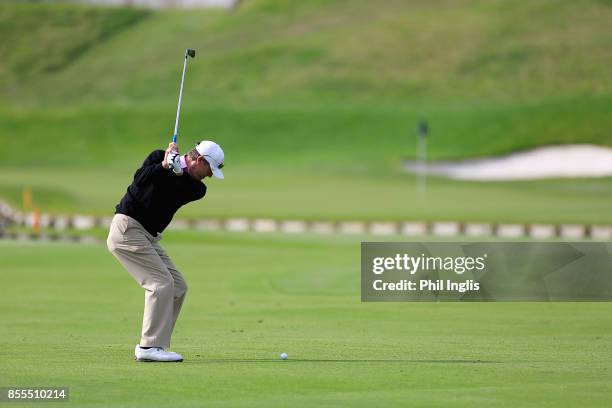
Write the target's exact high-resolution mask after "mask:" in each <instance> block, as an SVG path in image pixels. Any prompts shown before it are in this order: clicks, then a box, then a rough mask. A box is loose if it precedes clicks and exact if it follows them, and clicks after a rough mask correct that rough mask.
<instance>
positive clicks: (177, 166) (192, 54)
mask: <svg viewBox="0 0 612 408" xmlns="http://www.w3.org/2000/svg"><path fill="white" fill-rule="evenodd" d="M188 57H191V58H195V50H194V49H191V48H187V49H186V50H185V60H184V62H183V74H182V76H181V88H180V90H179V98H178V107H177V108H176V121H175V122H174V134H173V135H172V143H176V140H177V138H178V124H179V117H180V115H181V100H182V99H183V85H184V84H185V69H186V68H187V58H188ZM175 160H178V156H176V157H175ZM172 171H173V172H174V173H176V174H177V175H181V174H182V173H183V171H182V169H181V167H180V163H175V165H173V166H172Z"/></svg>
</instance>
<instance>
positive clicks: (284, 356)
mask: <svg viewBox="0 0 612 408" xmlns="http://www.w3.org/2000/svg"><path fill="white" fill-rule="evenodd" d="M287 357H289V356H288V355H287V353H281V360H286V359H287Z"/></svg>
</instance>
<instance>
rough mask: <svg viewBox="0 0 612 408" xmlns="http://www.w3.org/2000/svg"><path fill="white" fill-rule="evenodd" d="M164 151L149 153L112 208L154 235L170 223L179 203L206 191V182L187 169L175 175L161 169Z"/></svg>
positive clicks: (195, 197) (193, 198)
mask: <svg viewBox="0 0 612 408" xmlns="http://www.w3.org/2000/svg"><path fill="white" fill-rule="evenodd" d="M164 154H165V152H164V151H163V150H154V151H153V152H151V154H150V155H149V156H148V157H147V158H146V159H145V161H144V163H142V167H140V168H139V169H138V170H136V173H135V174H134V180H133V181H132V184H130V185H129V187H128V188H127V192H126V193H125V195H124V196H123V198H122V199H121V202H120V203H119V204H118V205H117V207H115V208H116V211H115V213H116V214H125V215H129V216H130V217H132V218H134V219H135V220H136V221H138V222H140V223H141V224H142V226H143V227H145V229H146V230H147V231H149V232H150V233H151V234H152V235H154V236H155V235H157V233H158V232H162V231H163V230H164V229H165V228H166V227H167V226H168V224H170V221H172V217H173V216H174V213H176V212H177V210H178V209H179V208H181V206H183V205H185V204H187V203H189V202H191V201H195V200H199V199H200V198H202V197H204V195H205V194H206V185H205V184H204V183H202V182H201V181H198V180H195V179H193V178H192V177H191V176H190V175H189V174H187V172H185V173H183V174H182V175H181V176H176V175H175V174H174V173H173V172H172V170H166V169H164V168H163V167H162V161H163V160H164Z"/></svg>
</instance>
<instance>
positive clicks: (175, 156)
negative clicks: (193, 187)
mask: <svg viewBox="0 0 612 408" xmlns="http://www.w3.org/2000/svg"><path fill="white" fill-rule="evenodd" d="M167 160H168V168H170V169H171V170H172V171H173V172H174V174H176V175H177V176H180V175H181V174H183V168H182V167H181V155H180V153H177V152H172V153H170V154H169V155H168V159H167Z"/></svg>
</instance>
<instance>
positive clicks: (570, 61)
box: [0, 0, 612, 222]
mask: <svg viewBox="0 0 612 408" xmlns="http://www.w3.org/2000/svg"><path fill="white" fill-rule="evenodd" d="M0 10H2V13H3V14H2V17H0V21H3V23H2V24H0V37H2V38H3V40H5V41H3V42H2V44H4V45H3V46H2V47H4V48H3V51H2V52H3V55H6V58H3V59H2V60H1V61H0V83H2V84H6V87H2V89H0V141H2V144H3V146H4V147H5V149H6V151H8V152H11V153H10V154H6V155H5V156H4V157H3V160H2V163H1V164H0V168H2V169H3V171H2V173H1V174H2V175H3V176H2V178H3V180H4V182H3V183H4V184H3V185H2V186H0V195H2V196H3V198H5V199H6V198H8V199H11V200H13V201H15V200H17V201H18V193H16V191H18V190H20V189H21V187H23V186H26V185H32V186H33V187H35V196H37V197H39V198H40V200H41V201H42V202H43V203H44V205H43V204H42V203H41V206H43V210H49V211H79V212H104V211H107V210H106V209H108V211H112V206H113V205H114V204H115V202H116V201H117V200H118V199H119V198H120V195H121V193H122V191H123V189H124V188H125V185H127V183H128V182H129V179H130V177H131V174H132V172H133V170H134V168H135V167H136V166H137V165H138V164H139V163H140V162H141V161H142V158H143V157H144V156H145V155H146V154H147V153H148V152H149V151H151V150H152V149H154V148H160V147H164V146H165V145H166V144H167V142H168V141H169V140H170V134H171V132H172V127H173V124H174V114H175V109H176V97H177V88H178V84H179V80H180V63H181V56H182V53H183V49H184V48H185V47H188V46H189V47H194V48H197V50H198V56H197V58H196V59H195V60H192V61H190V63H189V64H190V65H189V68H188V73H187V79H186V91H185V95H184V100H183V115H182V121H181V127H180V131H179V133H180V136H179V144H180V145H181V147H182V148H183V149H184V150H186V149H188V148H190V147H191V146H193V143H195V142H196V141H198V140H202V139H206V138H209V139H213V140H216V141H218V142H220V143H221V144H222V145H223V146H224V148H225V149H226V152H227V161H226V164H227V173H228V179H227V180H225V182H224V183H225V184H227V187H220V190H221V189H225V190H223V193H224V194H227V196H226V198H223V199H220V200H218V199H217V198H214V199H213V198H212V197H213V196H214V195H213V194H211V197H209V198H210V199H211V201H209V202H208V205H210V206H212V208H211V212H210V214H211V215H216V216H234V215H240V213H241V212H242V214H243V215H257V216H273V217H281V216H295V217H300V218H302V217H304V218H310V217H315V218H316V217H322V218H329V217H338V218H343V219H344V218H353V217H357V216H358V217H364V218H366V219H376V218H378V219H397V218H400V219H410V218H419V217H425V218H427V219H449V218H455V217H456V218H458V219H475V218H477V219H486V220H488V221H498V220H499V221H501V220H519V221H521V220H532V221H550V222H562V221H585V222H600V221H608V220H609V219H610V217H609V216H608V215H607V214H608V211H607V209H606V204H605V203H606V202H607V200H608V197H607V194H606V193H605V191H607V186H608V184H609V180H599V181H588V182H586V183H584V184H582V182H581V181H575V180H572V181H567V182H561V181H559V182H552V183H548V182H541V183H540V182H536V183H516V184H515V183H494V184H490V185H485V184H479V183H460V182H443V181H439V180H433V181H432V183H431V188H430V194H429V200H428V201H427V202H426V203H422V204H418V205H416V204H414V201H415V197H414V191H415V185H414V179H413V178H412V177H409V176H406V175H403V174H402V173H401V160H402V159H403V158H406V157H414V155H415V126H416V122H417V121H418V120H419V119H420V118H425V119H427V120H428V121H429V123H430V129H431V133H430V135H429V138H428V146H429V158H431V159H460V158H467V157H475V156H486V155H495V154H502V153H508V152H511V151H516V150H522V149H528V148H531V147H535V146H540V145H546V144H559V143H596V144H602V145H612V138H611V136H610V131H609V130H610V129H611V128H612V116H611V115H609V112H610V110H611V109H612V74H611V72H612V71H610V70H609V66H610V62H612V51H611V50H612V47H610V44H612V42H611V41H612V37H611V35H610V30H609V27H610V24H612V8H610V7H609V5H608V4H607V3H606V2H602V1H595V0H579V1H575V2H566V1H560V0H535V1H530V2H515V1H507V0H493V1H490V0H486V1H485V0H461V1H452V2H451V1H442V0H436V1H432V2H426V3H424V2H419V1H386V2H383V3H377V2H371V1H363V0H355V1H341V0H337V1H317V2H284V1H275V0H252V1H247V2H243V4H242V6H241V7H240V8H238V9H237V10H235V11H233V12H230V13H227V12H222V11H180V10H170V11H162V12H152V13H149V14H146V13H144V12H142V11H140V10H135V9H122V8H118V9H100V8H89V7H82V6H75V5H62V6H58V5H48V4H47V5H34V6H33V5H15V4H4V5H2V6H1V7H0ZM37 16H38V17H37ZM145 16H146V18H145ZM36 22H40V24H35V23H36ZM136 22H137V23H136ZM132 23H135V24H132ZM83 30H85V31H87V33H84V32H83ZM38 43H41V44H44V47H41V48H37V47H36V44H38ZM13 44H22V45H23V46H18V47H14V46H12V45H13ZM74 50H78V53H77V54H78V57H77V58H70V56H71V55H76V54H74V52H76V51H74ZM30 60H32V61H34V60H35V61H37V62H36V64H33V65H32V71H31V72H30V71H27V69H26V70H24V71H23V75H24V77H23V78H25V77H27V80H23V78H22V79H19V75H22V72H21V69H20V68H19V67H20V66H22V65H23V61H30ZM20 61H21V62H20ZM57 61H59V62H57ZM15 64H16V65H15ZM19 64H22V65H19ZM45 64H52V65H53V66H56V67H57V69H55V68H54V69H47V68H48V67H47V68H45V67H46V66H47V65H45ZM25 65H28V64H25ZM71 172H75V173H77V175H76V176H75V177H74V178H71V177H67V174H69V173H71ZM268 174H272V175H280V176H272V177H269V178H268V179H267V180H263V178H264V177H265V175H268ZM213 183H214V182H213ZM90 184H91V185H92V186H90ZM213 185H214V184H213ZM549 186H550V187H549ZM581 186H584V188H582V187H581ZM585 190H586V192H585ZM551 191H553V192H552V193H551V194H550V195H547V194H546V193H545V192H551ZM85 192H87V193H85ZM241 192H242V194H241ZM47 193H49V194H47ZM47 196H49V197H47ZM245 196H249V197H253V198H255V200H245V198H244V197H245ZM54 197H55V198H54ZM61 197H64V199H65V201H64V202H63V203H61V202H59V201H58V200H61ZM93 197H96V199H94V198H93ZM230 197H231V199H230ZM215 203H216V204H215ZM323 203H324V204H323ZM191 211H192V210H188V211H187V213H188V214H194V215H201V214H204V211H199V210H198V211H194V212H193V213H192V212H191Z"/></svg>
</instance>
